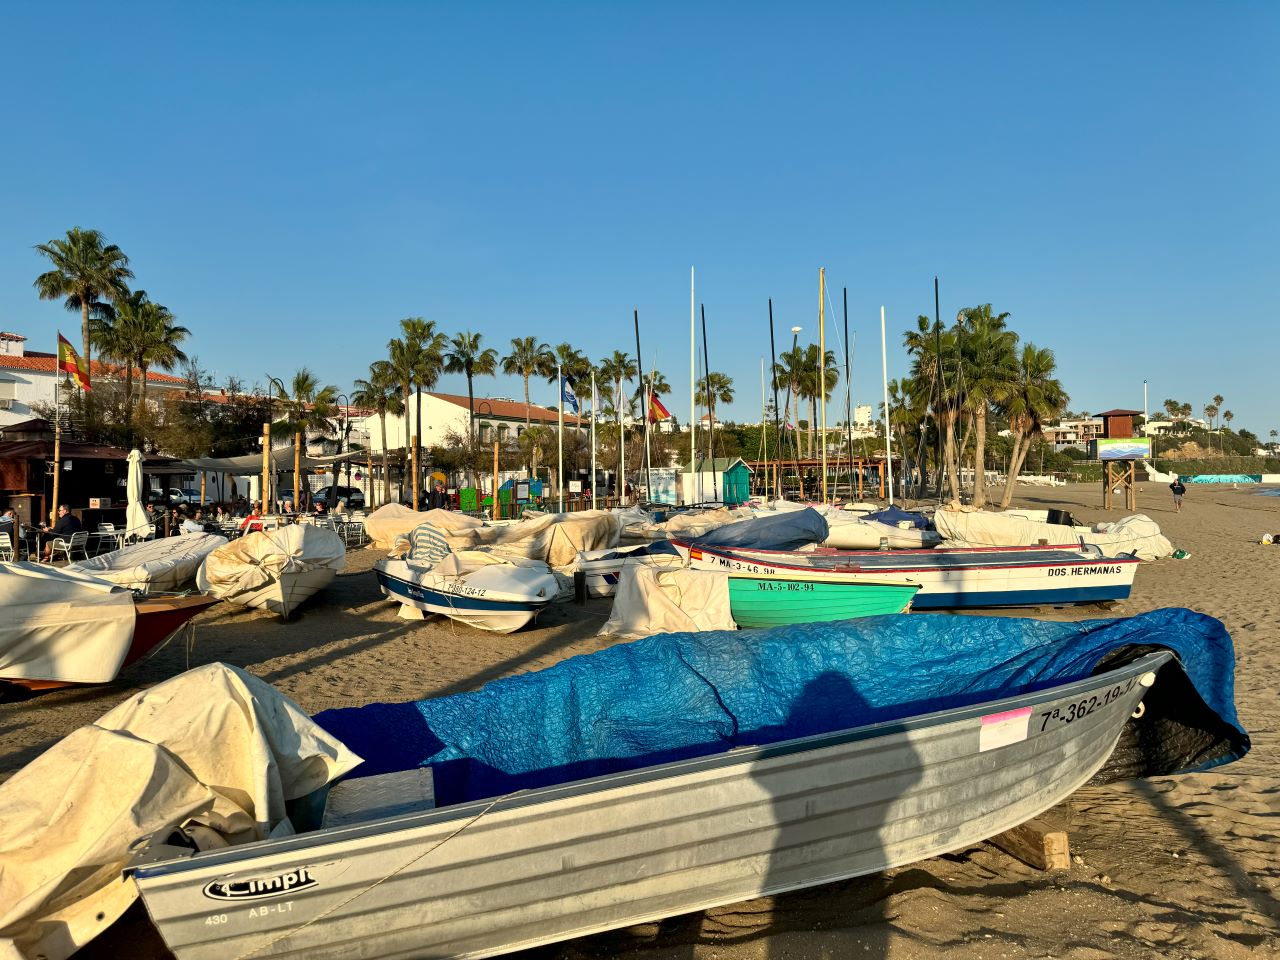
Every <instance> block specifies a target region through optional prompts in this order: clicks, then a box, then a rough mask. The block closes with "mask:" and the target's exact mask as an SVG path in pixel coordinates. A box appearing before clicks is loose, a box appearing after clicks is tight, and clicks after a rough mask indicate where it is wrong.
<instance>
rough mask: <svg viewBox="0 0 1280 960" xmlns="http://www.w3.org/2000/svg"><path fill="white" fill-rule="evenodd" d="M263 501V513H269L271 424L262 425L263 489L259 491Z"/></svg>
mask: <svg viewBox="0 0 1280 960" xmlns="http://www.w3.org/2000/svg"><path fill="white" fill-rule="evenodd" d="M259 493H260V494H261V496H260V497H259V499H260V500H261V501H262V514H260V516H261V515H265V514H266V513H267V509H268V508H267V503H268V502H269V500H270V499H271V424H269V423H264V424H263V425H262V489H261V490H260V491H259Z"/></svg>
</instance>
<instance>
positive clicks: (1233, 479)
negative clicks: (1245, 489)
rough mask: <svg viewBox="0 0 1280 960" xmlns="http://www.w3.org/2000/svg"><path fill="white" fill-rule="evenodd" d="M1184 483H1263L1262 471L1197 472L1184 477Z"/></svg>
mask: <svg viewBox="0 0 1280 960" xmlns="http://www.w3.org/2000/svg"><path fill="white" fill-rule="evenodd" d="M1182 482H1183V483H1261V482H1262V474H1260V473H1197V474H1195V475H1194V476H1190V477H1183V478H1182Z"/></svg>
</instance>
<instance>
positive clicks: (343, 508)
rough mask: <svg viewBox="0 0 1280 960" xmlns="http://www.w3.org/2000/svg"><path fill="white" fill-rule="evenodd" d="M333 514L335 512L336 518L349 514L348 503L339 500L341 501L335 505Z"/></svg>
mask: <svg viewBox="0 0 1280 960" xmlns="http://www.w3.org/2000/svg"><path fill="white" fill-rule="evenodd" d="M333 512H334V515H335V516H336V515H338V514H343V513H346V512H347V501H345V500H339V501H338V502H337V503H336V504H335V505H334V507H333Z"/></svg>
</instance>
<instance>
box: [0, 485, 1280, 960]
mask: <svg viewBox="0 0 1280 960" xmlns="http://www.w3.org/2000/svg"><path fill="white" fill-rule="evenodd" d="M1017 503H1018V505H1022V506H1032V507H1045V506H1056V507H1063V508H1066V509H1069V510H1070V511H1071V512H1072V513H1073V514H1074V516H1075V517H1076V518H1077V519H1079V520H1081V521H1084V522H1089V523H1092V522H1095V521H1098V520H1104V519H1117V518H1118V517H1120V516H1123V515H1124V514H1123V512H1122V511H1115V512H1113V513H1111V514H1110V515H1108V514H1106V513H1104V512H1103V510H1102V509H1101V491H1100V490H1099V488H1098V487H1097V486H1096V485H1092V484H1091V485H1087V486H1084V485H1080V486H1074V487H1067V488H1052V489H1044V488H1031V487H1024V488H1022V496H1021V497H1020V498H1019V500H1018V501H1017ZM1138 512H1140V513H1145V514H1147V515H1148V516H1150V517H1152V518H1153V519H1154V520H1156V521H1157V522H1158V523H1159V524H1160V525H1161V527H1162V529H1163V530H1164V532H1165V533H1166V535H1167V536H1168V537H1169V538H1170V539H1171V540H1172V541H1173V542H1174V544H1175V546H1177V547H1181V548H1182V549H1185V550H1188V551H1189V552H1190V554H1191V556H1190V558H1189V559H1186V560H1181V561H1177V560H1164V561H1159V562H1156V563H1151V564H1145V565H1144V566H1143V567H1142V569H1140V570H1139V571H1138V575H1137V581H1136V584H1135V588H1134V593H1133V597H1132V598H1131V599H1130V600H1129V601H1127V602H1125V603H1122V604H1118V605H1116V606H1115V608H1113V609H1111V610H1109V611H1099V610H1098V609H1097V608H1096V607H1080V608H1068V609H1043V610H1039V611H1035V612H1033V614H1032V615H1035V616H1039V617H1045V618H1051V619H1069V620H1080V619H1089V618H1093V617H1099V616H1124V615H1128V614H1134V613H1139V612H1142V611H1146V610H1152V609H1157V608H1160V607H1168V606H1187V607H1191V608H1193V609H1195V610H1198V611H1201V612H1204V613H1207V614H1211V615H1212V616H1215V617H1218V618H1219V619H1221V620H1222V621H1223V622H1224V623H1225V624H1226V626H1227V628H1228V630H1229V631H1230V633H1231V635H1232V637H1233V639H1234V641H1235V646H1236V655H1237V667H1236V704H1237V709H1238V711H1239V714H1240V719H1241V722H1242V723H1243V725H1244V727H1245V728H1246V729H1247V730H1248V731H1249V733H1250V735H1251V736H1252V738H1253V750H1252V752H1251V753H1250V754H1249V755H1248V756H1247V757H1246V758H1245V759H1244V760H1242V761H1240V762H1238V763H1235V764H1231V765H1229V766H1227V767H1224V768H1220V769H1218V770H1215V771H1213V772H1212V773H1207V774H1196V775H1187V776H1179V777H1172V778H1163V779H1158V780H1150V781H1142V782H1137V783H1130V784H1118V785H1112V786H1107V787H1100V788H1086V789H1084V790H1082V791H1080V792H1079V793H1077V794H1076V795H1075V797H1074V798H1073V800H1072V807H1073V809H1074V821H1073V826H1072V831H1071V844H1072V853H1073V854H1074V858H1075V859H1074V865H1073V867H1072V869H1071V870H1069V871H1063V872H1057V873H1043V872H1040V871H1037V870H1034V869H1032V868H1030V867H1027V866H1025V865H1023V864H1021V863H1019V862H1018V861H1016V860H1014V859H1012V858H1011V857H1009V856H1007V855H1006V854H1004V853H1002V852H1001V851H999V850H997V849H995V848H994V847H992V846H990V845H988V844H978V845H976V846H972V847H967V848H965V849H961V850H957V851H954V852H953V853H951V854H949V855H947V856H944V857H939V858H935V859H933V860H928V861H925V862H922V863H917V864H913V865H910V866H907V867H903V868H899V869H895V870H892V871H888V872H886V873H883V874H877V875H873V876H869V877H864V878H859V879H855V880H851V881H847V882H844V883H839V884H833V885H828V886H824V887H820V888H816V889H810V890H807V891H802V892H799V893H795V894H789V895H785V896H780V897H776V898H762V899H759V900H754V901H750V902H746V903H739V904H734V905H731V906H726V907H722V908H718V909H714V910H710V911H707V912H705V913H699V914H693V915H688V916H683V917H676V918H672V919H669V920H667V921H664V922H662V923H660V924H651V925H646V926H642V927H633V928H630V929H627V930H621V931H614V932H611V933H607V934H601V935H597V936H592V937H587V938H584V939H581V940H577V941H572V942H568V943H563V944H559V945H556V946H552V947H546V948H542V949H539V950H536V951H530V952H527V953H524V954H520V955H518V956H521V957H526V958H531V957H538V958H546V960H550V958H579V957H593V958H594V957H614V956H629V957H631V956H634V957H646V958H654V960H658V958H698V960H710V958H721V960H756V958H766V957H768V958H783V957H789V958H827V957H831V958H836V957H854V958H859V957H861V958H868V960H872V958H893V960H926V958H934V957H948V958H955V957H965V958H969V957H973V958H990V960H1004V958H1009V960H1014V958H1049V957H1054V958H1073V960H1093V958H1098V960H1101V958H1109V957H1120V958H1129V957H1133V958H1139V957H1143V958H1145V957H1157V956H1161V957H1173V958H1202V957H1222V958H1245V957H1249V958H1261V957H1276V956H1280V862H1278V854H1280V762H1278V760H1277V747H1278V746H1280V743H1278V741H1280V697H1278V696H1277V689H1278V688H1280V546H1264V545H1261V544H1260V543H1259V539H1260V537H1261V536H1262V534H1264V533H1277V532H1280V497H1264V496H1259V495H1258V494H1257V493H1256V491H1255V490H1249V489H1244V488H1241V489H1231V488H1228V487H1212V486H1204V487H1198V486H1197V487H1192V488H1190V490H1189V492H1188V494H1187V497H1186V502H1185V504H1184V506H1183V509H1182V512H1181V513H1178V514H1175V513H1174V512H1173V508H1172V503H1171V499H1170V497H1169V494H1168V491H1167V490H1165V489H1164V487H1163V486H1156V485H1152V484H1147V485H1146V488H1145V489H1144V490H1143V491H1142V492H1141V493H1140V494H1139V501H1138ZM379 556H380V554H379V553H378V552H376V551H374V550H372V549H365V550H359V551H352V552H350V553H349V554H348V566H347V570H346V571H345V572H344V573H343V574H342V575H340V576H339V577H338V579H337V580H336V581H335V583H334V584H333V585H332V586H331V587H330V588H329V589H328V590H327V591H326V593H325V594H323V595H322V596H321V597H319V598H317V599H316V600H314V601H312V602H310V603H309V604H308V605H307V606H306V607H304V608H303V610H302V611H301V612H300V613H299V614H298V616H297V617H296V619H295V620H294V622H290V623H287V624H286V623H281V622H279V621H278V620H277V619H276V618H274V617H272V616H269V615H267V614H265V613H261V612H259V611H249V610H246V609H244V608H241V607H235V606H231V605H228V604H219V605H217V606H216V607H214V608H213V609H211V610H210V611H208V612H207V613H205V614H203V615H202V616H201V617H200V618H199V619H198V620H197V621H196V624H195V629H194V632H193V634H192V635H191V636H190V637H188V638H186V641H185V642H179V640H175V641H174V642H173V643H171V644H170V645H169V647H167V648H166V649H165V650H163V651H162V652H161V653H160V654H159V655H157V656H155V657H153V658H151V659H150V660H147V661H144V662H142V663H139V664H136V665H134V666H133V667H130V668H129V669H127V670H125V671H124V673H123V674H122V676H121V677H120V678H119V679H118V680H117V681H116V682H115V683H113V684H110V685H107V686H102V687H91V688H82V689H76V690H67V691H56V692H52V693H48V694H44V695H41V696H38V697H34V698H32V699H29V700H26V701H23V702H16V703H5V704H0V779H3V778H7V777H8V776H10V775H12V774H13V773H14V772H15V771H16V770H18V769H19V768H20V767H21V766H22V765H23V764H25V763H26V762H28V761H29V760H31V759H32V758H33V757H35V756H37V755H39V754H40V753H41V752H42V751H43V750H44V749H46V748H47V747H48V746H50V745H51V744H52V743H54V742H55V741H57V740H58V739H59V738H60V737H63V736H65V735H66V734H68V733H69V732H71V731H72V730H74V729H75V728H76V727H78V726H81V725H83V724H85V723H89V722H92V721H93V720H94V719H95V718H97V717H98V716H99V715H101V714H102V713H104V712H106V711H107V710H108V709H110V708H111V707H113V706H114V705H116V704H117V703H119V702H120V701H121V700H123V699H124V698H126V697H128V696H130V695H132V694H134V693H136V692H137V691H139V690H142V689H144V688H146V687H148V686H150V685H152V684H154V683H157V682H159V681H161V680H164V679H166V678H168V677H171V676H173V675H175V674H177V673H179V672H181V671H182V670H184V669H186V668H188V667H195V666H198V665H201V664H205V663H209V662H213V661H223V662H227V663H231V664H235V665H237V666H241V667H244V668H245V669H247V670H249V671H251V672H252V673H254V674H256V675H257V676H259V677H261V678H262V679H264V680H266V681H268V682H270V683H271V684H273V685H274V686H275V687H277V688H278V689H279V690H281V691H282V692H283V693H285V694H286V695H288V696H289V697H292V698H293V699H294V700H296V701H297V702H298V703H299V704H300V705H301V706H302V707H303V708H304V709H305V710H307V711H308V712H310V713H315V712H317V711H320V710H324V709H328V708H331V707H338V706H351V705H358V704H364V703H368V702H371V701H404V700H412V699H420V698H423V697H431V696H439V695H443V694H449V693H455V692H459V691H464V690H470V689H474V688H475V687H478V686H480V685H482V684H484V683H486V682H488V681H490V680H493V679H495V678H497V677H501V676H506V675H509V674H512V673H517V672H521V671H528V670H536V669H540V668H543V667H546V666H550V665H551V664H553V663H556V662H558V661H560V660H562V659H564V658H566V657H569V656H573V655H576V654H582V653H590V652H592V651H594V650H597V649H600V648H602V647H603V646H606V645H608V644H609V643H611V642H612V641H611V640H606V639H603V638H598V637H597V636H596V635H595V632H596V630H597V629H598V628H599V625H600V624H601V623H602V622H603V620H604V618H605V617H606V616H607V614H608V603H607V601H595V602H592V603H589V604H588V605H586V606H585V607H579V606H575V605H572V604H566V605H560V606H557V607H553V608H552V609H551V610H549V611H548V613H547V614H546V615H544V616H543V618H542V619H541V620H540V622H539V624H538V626H537V627H536V628H535V629H528V630H524V631H521V632H519V633H516V634H512V635H507V636H499V635H495V634H489V633H484V632H481V631H478V630H473V629H470V628H467V627H463V626H459V625H455V624H453V623H452V622H449V621H443V620H428V621H425V622H421V621H405V620H401V619H398V618H397V617H396V608H395V606H394V605H393V604H391V603H388V602H386V601H384V600H383V599H382V598H381V596H380V595H379V593H378V590H377V587H376V584H375V582H374V579H373V576H372V575H371V574H370V573H369V568H370V567H371V565H372V564H373V562H374V561H375V560H377V559H378V557H379ZM1017 615H1025V614H1024V613H1021V612H1020V613H1018V614H1017ZM179 639H180V640H181V639H182V638H179ZM80 956H85V957H104V958H105V957H125V956H134V957H164V956H167V951H166V950H165V949H164V947H163V945H162V943H161V942H160V940H159V937H158V935H157V934H156V933H155V932H154V930H153V929H152V928H151V926H150V924H149V922H148V921H147V920H146V918H145V914H144V913H143V911H142V910H141V908H140V907H139V906H135V907H134V908H133V910H131V911H130V912H129V914H128V915H126V917H125V918H124V919H123V920H122V921H121V922H120V923H118V924H117V925H116V926H115V927H114V928H113V929H112V930H111V931H109V932H108V934H106V935H105V936H103V937H100V938H99V939H98V940H97V941H95V942H94V943H93V944H92V945H91V946H90V947H88V948H87V949H85V950H84V951H82V952H81V954H80Z"/></svg>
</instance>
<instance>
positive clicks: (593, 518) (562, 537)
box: [427, 510, 623, 567]
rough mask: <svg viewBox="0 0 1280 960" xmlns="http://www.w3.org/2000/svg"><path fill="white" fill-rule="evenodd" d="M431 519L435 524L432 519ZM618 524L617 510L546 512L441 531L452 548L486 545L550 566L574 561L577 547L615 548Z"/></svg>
mask: <svg viewBox="0 0 1280 960" xmlns="http://www.w3.org/2000/svg"><path fill="white" fill-rule="evenodd" d="M441 512H442V511H441ZM427 516H430V514H427ZM452 516H456V514H455V515H452ZM431 522H432V523H433V525H435V526H438V524H435V522H434V519H433V520H432V521H431ZM622 523H623V517H622V514H621V513H619V512H617V511H612V510H583V511H581V512H579V513H548V514H544V515H542V516H537V517H530V518H528V519H525V520H521V521H519V522H518V523H508V524H502V525H498V526H492V527H477V528H474V529H471V530H447V529H442V530H441V533H443V534H444V536H445V539H446V540H447V541H448V542H449V545H450V546H451V547H452V548H453V549H454V550H466V549H471V548H475V547H488V548H489V549H490V550H492V551H493V552H494V553H496V554H499V555H501V556H507V557H527V558H528V559H530V560H541V561H542V562H543V563H546V564H549V565H550V566H552V567H567V566H569V565H570V564H572V563H574V561H576V560H577V558H578V551H579V550H602V549H604V548H605V547H616V546H617V545H618V536H619V534H620V533H621V531H622Z"/></svg>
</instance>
